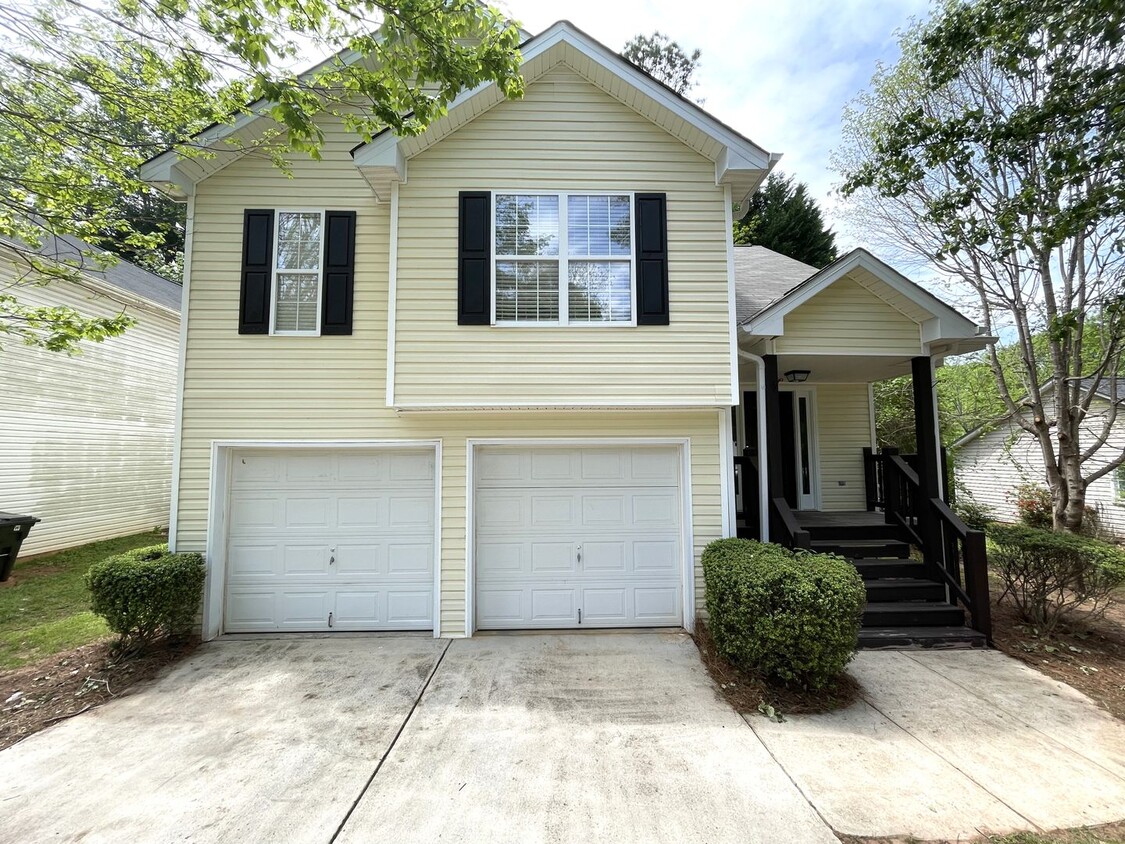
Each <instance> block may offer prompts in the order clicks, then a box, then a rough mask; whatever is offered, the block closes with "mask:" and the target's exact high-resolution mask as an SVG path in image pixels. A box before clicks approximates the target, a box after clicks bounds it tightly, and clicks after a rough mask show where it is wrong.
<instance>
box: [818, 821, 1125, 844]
mask: <svg viewBox="0 0 1125 844" xmlns="http://www.w3.org/2000/svg"><path fill="white" fill-rule="evenodd" d="M836 837H837V838H839V839H840V841H842V842H843V844H1121V842H1125V823H1111V824H1106V825H1105V826H1087V827H1082V828H1081V829H1059V830H1055V831H1053V832H1013V833H1011V834H1009V835H983V836H981V837H980V838H974V839H972V840H971V841H969V842H966V841H964V840H961V841H957V842H954V841H945V840H941V841H937V840H931V839H925V841H923V840H922V839H919V838H862V837H860V836H856V835H841V834H840V833H836Z"/></svg>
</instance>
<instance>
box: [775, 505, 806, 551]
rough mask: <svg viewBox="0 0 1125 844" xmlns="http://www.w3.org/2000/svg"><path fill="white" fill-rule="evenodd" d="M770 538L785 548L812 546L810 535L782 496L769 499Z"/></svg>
mask: <svg viewBox="0 0 1125 844" xmlns="http://www.w3.org/2000/svg"><path fill="white" fill-rule="evenodd" d="M770 540H771V541H772V542H776V543H778V544H779V545H784V546H786V547H787V548H805V549H811V548H812V537H811V536H810V535H809V532H808V531H807V530H805V529H804V528H802V527H801V523H800V522H798V521H797V515H796V514H795V513H794V512H793V509H792V508H791V507H790V506H789V502H788V501H786V500H785V499H784V498H771V499H770Z"/></svg>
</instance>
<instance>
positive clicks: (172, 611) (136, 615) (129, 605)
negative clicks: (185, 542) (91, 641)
mask: <svg viewBox="0 0 1125 844" xmlns="http://www.w3.org/2000/svg"><path fill="white" fill-rule="evenodd" d="M205 573H206V569H205V567H204V565H203V557H202V556H200V555H199V554H169V553H168V546H167V545H153V546H151V547H149V548H138V549H136V550H134V551H128V552H126V553H124V554H118V555H117V556H116V557H109V558H108V559H105V560H102V561H101V562H100V563H95V564H94V565H93V566H91V567H90V570H89V571H88V572H87V573H86V587H87V588H88V589H89V590H90V594H91V596H92V599H93V600H92V601H91V609H92V610H93V611H94V612H95V613H97V614H98V615H100V616H101V617H102V618H104V619H105V620H106V623H107V624H108V625H109V629H110V630H112V631H113V632H114V633H117V634H118V635H119V636H120V637H121V644H122V645H130V646H143V645H145V644H148V643H149V642H151V641H152V640H154V639H156V638H157V637H158V636H161V635H169V636H174V635H179V634H182V633H186V632H188V631H189V630H190V629H191V625H192V621H193V620H194V619H195V613H196V610H197V609H198V608H199V602H200V599H201V597H202V594H203V579H204V575H205Z"/></svg>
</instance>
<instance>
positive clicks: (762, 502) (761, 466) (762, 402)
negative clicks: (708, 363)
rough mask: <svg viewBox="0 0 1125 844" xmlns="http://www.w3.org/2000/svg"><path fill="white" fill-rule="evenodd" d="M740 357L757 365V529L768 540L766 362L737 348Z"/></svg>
mask: <svg viewBox="0 0 1125 844" xmlns="http://www.w3.org/2000/svg"><path fill="white" fill-rule="evenodd" d="M738 356H739V357H740V358H746V360H749V361H753V363H754V365H755V366H757V367H758V389H757V390H755V395H756V396H757V399H758V525H759V527H758V531H759V535H760V536H761V539H762V542H769V541H770V478H769V471H768V468H767V467H768V466H769V450H768V449H769V446H768V445H767V441H766V390H765V387H766V362H765V361H764V360H762V359H761V358H760V357H759V356H758V355H754V354H751V353H750V352H744V351H743V350H742V349H739V350H738Z"/></svg>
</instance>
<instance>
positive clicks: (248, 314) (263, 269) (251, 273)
mask: <svg viewBox="0 0 1125 844" xmlns="http://www.w3.org/2000/svg"><path fill="white" fill-rule="evenodd" d="M272 287H273V211H261V210H248V211H246V212H245V214H244V215H243V219H242V289H241V292H240V294H239V298H238V333H239V334H269V332H270V299H271V298H272V296H271V290H272Z"/></svg>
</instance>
